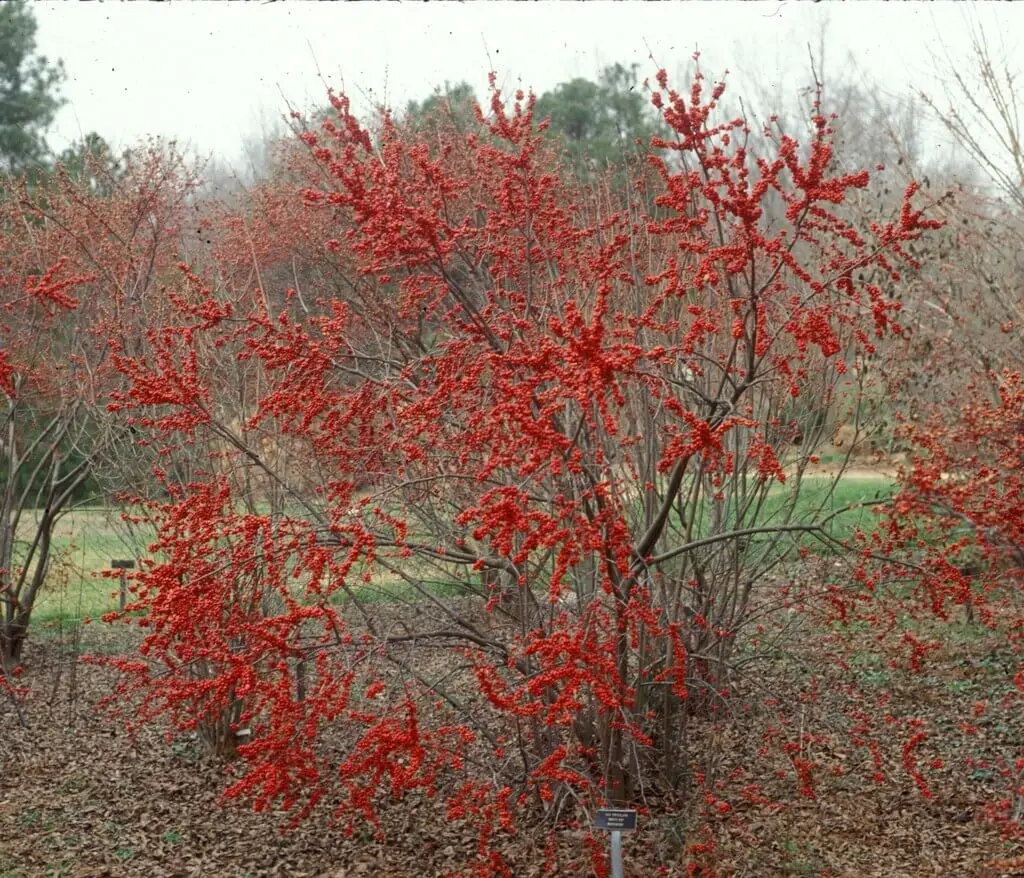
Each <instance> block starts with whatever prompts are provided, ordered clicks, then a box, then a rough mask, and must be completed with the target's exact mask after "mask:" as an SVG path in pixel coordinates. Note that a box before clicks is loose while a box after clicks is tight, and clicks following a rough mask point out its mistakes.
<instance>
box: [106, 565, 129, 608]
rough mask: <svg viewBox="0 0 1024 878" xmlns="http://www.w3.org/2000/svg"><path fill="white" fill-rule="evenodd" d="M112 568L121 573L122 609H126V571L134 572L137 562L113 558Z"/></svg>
mask: <svg viewBox="0 0 1024 878" xmlns="http://www.w3.org/2000/svg"><path fill="white" fill-rule="evenodd" d="M110 567H111V569H113V570H120V571H121V609H122V610H123V609H124V608H125V604H127V603H128V575H127V574H126V573H125V571H126V570H134V569H135V562H134V561H132V560H123V559H120V560H119V559H117V558H112V559H111V561H110Z"/></svg>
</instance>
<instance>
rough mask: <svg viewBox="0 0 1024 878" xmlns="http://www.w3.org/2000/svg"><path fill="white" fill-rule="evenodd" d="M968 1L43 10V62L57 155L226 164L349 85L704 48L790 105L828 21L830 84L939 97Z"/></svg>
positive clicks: (1006, 8) (519, 73) (1008, 18)
mask: <svg viewBox="0 0 1024 878" xmlns="http://www.w3.org/2000/svg"><path fill="white" fill-rule="evenodd" d="M965 5H966V4H959V3H949V2H946V3H915V2H904V3H876V2H856V3H821V4H814V3H808V2H777V0H765V2H753V3H734V2H722V0H716V2H674V3H643V2H615V3H613V2H599V0H588V2H585V3H581V2H540V3H509V2H495V0H490V2H488V0H476V2H466V3H454V2H446V3H436V2H435V3H429V4H421V3H411V2H410V3H383V2H372V3H371V2H365V3H311V2H279V3H272V4H271V3H225V2H200V0H195V2H186V0H178V2H172V3H143V2H136V3H113V2H104V3H78V2H74V0H70V2H38V3H37V4H36V6H35V10H36V17H37V21H38V23H39V31H38V35H37V36H38V50H39V52H40V53H42V54H45V55H47V56H49V57H58V58H62V59H63V60H64V63H65V66H66V68H67V73H68V82H67V84H66V86H65V88H64V94H65V96H66V97H67V98H68V106H67V107H66V108H65V109H64V110H63V111H62V112H61V114H60V116H59V118H58V120H57V124H56V126H55V128H54V129H53V132H52V134H51V137H50V143H51V145H52V146H53V147H55V148H57V149H60V148H62V147H63V146H65V145H66V144H67V143H68V142H69V141H70V140H73V139H75V138H77V137H79V136H81V134H83V133H86V132H89V131H92V130H95V131H98V132H99V133H100V134H101V135H102V136H103V137H105V138H106V139H107V140H108V141H109V142H110V143H111V144H112V145H114V146H115V147H119V148H120V147H126V146H129V145H131V144H133V143H135V142H136V141H137V140H139V139H140V138H143V137H145V136H146V135H151V134H159V135H165V136H171V137H176V138H177V139H178V140H179V142H181V143H187V144H189V145H191V146H192V147H193V148H194V149H195V150H196V151H198V152H199V153H200V154H201V155H209V154H211V153H212V154H215V155H217V156H218V157H220V158H222V159H226V160H229V161H233V160H235V159H236V158H237V157H238V156H239V155H240V153H241V149H242V143H243V140H244V139H245V138H247V137H253V136H258V135H259V133H260V131H261V129H262V128H263V127H265V124H266V121H267V120H271V119H273V118H275V117H279V116H280V115H281V113H282V112H283V111H284V109H285V102H284V99H285V98H287V99H288V100H289V101H290V102H291V103H292V104H294V105H296V106H298V107H300V108H308V107H310V106H313V105H314V104H320V103H322V100H323V96H324V94H325V90H326V87H325V83H326V84H327V85H333V86H335V87H340V86H341V84H342V80H344V83H345V85H346V86H347V88H348V90H349V91H350V92H351V93H353V97H354V98H357V93H356V89H357V88H361V89H362V90H363V91H364V92H372V94H373V96H374V97H375V98H380V97H383V96H384V95H386V96H387V99H388V101H389V103H391V104H392V105H394V106H404V104H405V103H406V101H408V100H410V99H418V98H422V97H424V96H426V95H427V94H429V92H430V90H431V89H432V88H433V86H435V85H439V84H442V83H444V81H445V80H449V81H451V82H458V81H461V80H466V81H468V82H470V83H471V84H473V85H474V86H475V87H476V88H477V93H478V95H481V96H482V95H483V94H484V90H485V87H486V81H487V71H488V69H490V67H491V66H492V65H493V67H494V68H495V69H496V70H497V71H498V73H499V78H500V79H501V81H503V82H504V83H505V84H506V85H508V86H514V85H518V84H522V85H523V86H524V87H526V86H532V87H533V88H534V89H535V90H536V91H537V92H543V91H544V90H546V89H548V88H551V87H552V86H554V85H555V84H557V83H558V82H561V81H563V80H566V79H568V78H571V77H573V76H577V75H582V76H587V77H594V76H595V75H596V73H597V71H598V70H599V69H600V68H601V67H602V66H604V65H605V64H610V63H613V62H616V61H621V62H624V63H627V64H628V63H631V62H634V61H635V62H637V63H639V64H640V67H641V71H642V72H643V73H644V75H649V74H650V73H653V71H654V69H655V66H654V64H653V63H652V62H651V61H650V60H649V55H650V54H653V56H654V58H655V59H656V61H657V63H658V64H660V65H662V66H664V67H666V69H668V71H669V72H670V74H672V73H673V72H675V71H677V70H681V69H682V67H683V65H684V64H685V63H686V61H687V59H688V58H689V56H690V54H692V52H693V50H694V48H696V47H699V48H700V49H701V51H702V56H703V57H702V66H704V68H705V70H706V71H707V72H708V73H709V74H715V75H717V74H719V73H721V72H722V71H723V70H724V69H725V68H726V67H728V68H729V69H730V70H731V73H732V76H731V77H730V81H731V83H732V84H733V86H734V88H735V90H737V91H742V90H743V89H744V88H745V87H746V86H745V84H746V83H748V82H749V81H750V80H751V79H757V80H758V81H759V82H760V83H761V84H762V87H765V88H783V89H787V90H788V91H789V92H790V93H792V91H793V90H795V89H796V88H797V87H798V86H800V85H804V84H806V82H807V79H808V77H807V65H808V62H807V43H808V41H811V42H814V43H816V42H817V34H818V31H819V27H820V23H821V22H822V21H823V20H824V19H826V18H827V21H828V24H827V28H828V30H827V34H828V45H827V50H826V77H827V76H828V73H829V68H830V67H832V68H833V73H834V72H837V70H836V69H835V68H838V67H839V66H840V65H848V64H850V63H851V61H850V59H852V61H853V63H854V64H855V65H856V66H857V68H858V69H859V70H860V71H862V72H866V73H869V74H870V76H871V77H872V78H873V79H874V80H875V81H876V82H878V83H880V84H881V86H882V87H883V88H884V89H885V90H886V91H888V92H891V93H898V92H900V91H902V90H904V89H905V88H907V87H909V86H910V85H911V84H916V85H918V86H922V85H924V86H927V85H929V84H930V83H932V66H931V61H930V52H934V51H935V50H937V49H938V50H940V51H941V50H942V44H945V47H946V48H947V49H948V50H949V51H950V52H951V53H952V55H953V56H954V57H956V56H959V57H964V56H965V55H966V52H967V48H968V47H967V45H966V28H965V26H964V14H965V9H964V6H965ZM976 11H977V12H978V13H979V14H980V16H981V19H982V20H983V21H984V22H985V23H986V25H987V26H988V27H989V28H991V32H992V33H994V34H996V33H997V34H999V35H1000V36H1001V37H1002V38H1003V39H1004V40H1005V41H1006V46H1005V48H1006V49H1009V50H1010V51H1013V50H1014V49H1020V48H1021V43H1022V42H1024V39H1022V38H1024V2H1022V3H986V4H983V8H979V9H977V10H976ZM681 84H682V85H685V83H681ZM282 95H283V97H282ZM357 105H358V104H357Z"/></svg>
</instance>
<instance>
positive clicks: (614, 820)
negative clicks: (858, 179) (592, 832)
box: [594, 808, 636, 832]
mask: <svg viewBox="0 0 1024 878" xmlns="http://www.w3.org/2000/svg"><path fill="white" fill-rule="evenodd" d="M594 828H595V829H605V830H608V831H609V832H632V831H633V830H634V829H636V811H633V810H632V809H629V808H598V810H597V814H596V816H595V817H594Z"/></svg>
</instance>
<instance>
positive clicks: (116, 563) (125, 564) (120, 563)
mask: <svg viewBox="0 0 1024 878" xmlns="http://www.w3.org/2000/svg"><path fill="white" fill-rule="evenodd" d="M110 566H111V568H113V569H114V570H134V569H135V562H134V561H130V560H125V559H118V558H112V559H111V560H110Z"/></svg>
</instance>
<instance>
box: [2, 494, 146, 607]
mask: <svg viewBox="0 0 1024 878" xmlns="http://www.w3.org/2000/svg"><path fill="white" fill-rule="evenodd" d="M26 524H27V525H28V526H26ZM30 531H31V523H30V522H27V523H26V522H23V523H22V525H21V526H20V527H19V537H21V538H22V539H24V538H26V537H27V536H28V535H29V533H30ZM151 538H152V530H151V529H149V530H147V531H145V532H143V531H141V530H137V531H136V534H135V539H134V541H133V540H132V537H131V535H130V534H129V533H128V531H127V530H126V528H125V526H124V525H123V524H121V523H120V521H119V519H118V513H117V512H116V511H114V510H108V509H77V510H75V511H74V512H70V513H68V514H67V515H65V516H64V517H63V518H61V519H60V521H59V522H58V523H57V526H56V530H55V533H54V537H53V549H52V555H51V564H50V572H49V575H48V577H47V581H46V584H45V585H44V586H43V589H42V592H41V594H40V595H39V597H38V598H37V599H36V605H35V609H34V610H33V614H32V621H33V622H35V623H36V624H46V623H48V622H53V621H56V620H61V619H63V620H68V619H80V618H84V617H86V616H91V617H96V616H100V615H102V614H103V613H107V612H110V611H111V610H115V609H117V606H118V598H117V591H118V583H117V581H116V580H109V579H104V578H102V577H101V576H100V575H99V574H100V573H102V571H104V570H110V569H111V568H110V562H111V561H112V560H113V559H115V558H117V559H129V558H132V559H137V558H139V557H141V556H144V555H145V553H146V546H147V545H148V544H149V542H150V539H151ZM133 543H134V544H133Z"/></svg>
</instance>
